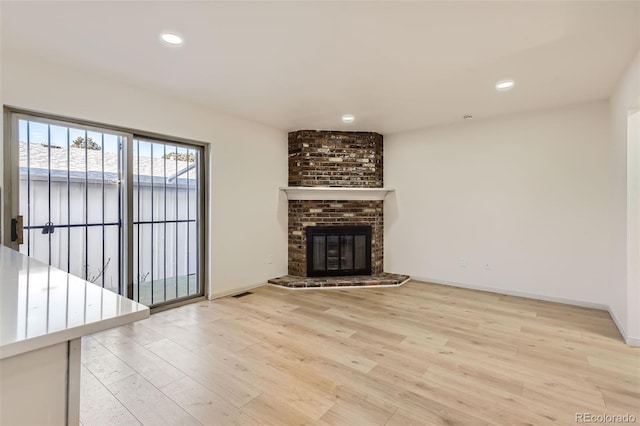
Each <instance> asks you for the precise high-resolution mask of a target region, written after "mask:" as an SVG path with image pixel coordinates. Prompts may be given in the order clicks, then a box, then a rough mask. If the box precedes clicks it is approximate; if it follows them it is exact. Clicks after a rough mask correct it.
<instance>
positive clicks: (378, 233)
mask: <svg viewBox="0 0 640 426" xmlns="http://www.w3.org/2000/svg"><path fill="white" fill-rule="evenodd" d="M285 190H287V194H288V198H289V201H288V203H289V206H288V220H289V225H288V233H289V237H288V241H289V256H288V274H289V275H288V276H287V277H281V278H279V279H275V280H270V281H269V282H271V283H274V284H280V285H287V286H290V287H291V286H293V285H288V284H287V283H288V282H291V281H292V280H295V279H296V278H304V277H308V276H309V275H310V274H309V272H310V271H308V265H309V262H310V261H312V259H308V258H307V251H308V246H307V231H308V229H309V228H310V227H322V228H326V229H332V228H335V227H370V228H371V231H370V235H371V241H370V256H371V258H370V267H371V277H368V278H367V279H366V281H367V283H368V285H370V284H371V282H373V281H376V280H375V279H373V278H375V277H378V278H381V279H380V280H377V281H376V282H380V283H381V284H397V283H395V282H394V283H390V282H387V281H386V280H387V279H388V278H391V277H390V276H391V275H393V274H384V273H383V267H384V212H383V198H384V195H385V194H386V190H384V188H383V137H382V135H380V134H378V133H373V132H342V131H316V130H299V131H295V132H291V133H289V187H288V188H285ZM331 238H336V241H338V240H337V238H338V237H331ZM339 238H340V240H339V241H340V243H342V242H343V239H342V238H343V237H339ZM326 241H329V240H326ZM347 243H348V241H347ZM342 247H345V246H344V245H343V246H342ZM346 247H349V246H348V245H347V246H346ZM344 251H345V250H344V248H343V249H342V251H341V254H340V256H341V257H340V260H339V261H338V262H342V264H349V261H350V259H349V256H344V255H343V252H344ZM327 253H329V252H327ZM351 261H352V260H351ZM334 264H335V262H334ZM327 265H329V266H328V268H329V269H331V266H330V262H328V263H327ZM331 272H332V271H328V273H327V274H326V275H327V276H330V275H336V273H331ZM314 275H318V274H317V271H316V273H315V274H314ZM320 275H322V274H320ZM399 277H401V278H402V277H404V278H405V279H406V278H408V277H406V276H399ZM342 281H343V282H344V283H348V284H346V285H361V284H363V283H362V281H363V278H362V277H361V278H360V280H358V279H355V280H354V279H344V280H342ZM296 282H302V283H306V284H305V286H315V285H309V283H311V282H312V281H311V280H297V281H296ZM315 282H320V283H321V284H324V285H326V286H330V285H343V284H344V283H343V284H339V283H338V284H336V281H335V280H333V281H331V280H326V281H323V280H320V281H317V280H316V281H315ZM294 287H297V286H294Z"/></svg>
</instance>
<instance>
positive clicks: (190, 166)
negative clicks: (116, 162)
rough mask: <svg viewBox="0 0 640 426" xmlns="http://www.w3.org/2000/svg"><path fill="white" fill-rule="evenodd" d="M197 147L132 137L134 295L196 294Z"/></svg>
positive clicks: (143, 298) (149, 299) (161, 299)
mask: <svg viewBox="0 0 640 426" xmlns="http://www.w3.org/2000/svg"><path fill="white" fill-rule="evenodd" d="M201 157H202V153H201V148H198V147H194V146H186V145H182V144H175V143H170V142H163V141H157V140H145V139H134V148H133V162H134V164H133V175H134V178H133V185H134V187H133V234H134V251H133V254H134V256H133V257H134V274H133V276H134V283H133V284H134V286H133V287H134V288H133V298H134V300H137V301H139V302H141V303H144V304H146V305H149V306H156V305H158V304H162V303H166V302H168V301H175V300H178V299H183V298H188V297H194V296H200V295H202V294H203V288H202V285H201V278H200V273H199V271H200V238H201V237H200V234H201V233H200V217H201V202H200V172H201V164H200V161H201Z"/></svg>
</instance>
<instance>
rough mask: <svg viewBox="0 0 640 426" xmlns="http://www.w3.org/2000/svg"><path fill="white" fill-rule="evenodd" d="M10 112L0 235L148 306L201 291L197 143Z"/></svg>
mask: <svg viewBox="0 0 640 426" xmlns="http://www.w3.org/2000/svg"><path fill="white" fill-rule="evenodd" d="M10 121H11V132H10V134H11V147H10V148H11V149H10V155H9V156H8V158H6V160H7V161H6V164H5V167H7V168H8V169H10V170H11V179H10V183H9V184H10V185H11V191H9V192H11V193H12V196H11V197H10V198H9V199H5V202H8V203H9V206H10V208H11V210H12V215H11V216H12V219H14V220H12V221H11V225H12V226H11V227H10V229H5V233H4V235H5V243H6V242H7V239H8V237H12V238H10V239H9V243H8V244H9V245H11V246H13V247H14V248H17V249H19V250H20V252H22V253H24V254H26V255H28V256H32V257H34V258H36V259H38V260H40V261H42V262H45V263H48V264H50V265H52V266H55V267H57V268H59V269H62V270H64V271H67V272H69V273H71V274H73V275H76V276H78V277H81V278H83V279H85V280H87V281H91V282H93V283H94V284H97V285H100V286H102V287H104V288H108V289H109V290H111V291H114V292H117V293H119V294H122V295H124V296H127V297H130V298H132V299H134V300H136V301H139V302H141V303H143V304H146V305H148V306H160V305H165V304H168V303H173V302H175V301H177V300H181V299H184V298H189V297H197V296H201V295H203V294H204V291H203V290H204V289H203V285H202V266H203V264H202V260H201V257H202V253H203V248H202V242H203V238H202V232H203V227H202V226H201V223H202V217H203V202H202V187H203V184H202V176H203V167H202V162H201V161H202V158H203V148H202V147H201V146H196V145H189V144H183V143H177V142H168V141H160V140H155V139H154V140H152V139H146V138H143V137H138V136H136V135H134V134H132V133H129V132H125V131H114V130H111V129H105V128H99V127H95V126H87V125H83V124H80V123H70V122H66V121H60V120H54V119H50V118H46V117H36V116H32V115H25V114H18V113H13V114H11V120H10ZM20 222H21V223H22V225H23V229H24V232H23V233H22V235H18V232H17V228H18V224H19V223H20ZM19 237H20V238H19ZM18 243H19V244H18Z"/></svg>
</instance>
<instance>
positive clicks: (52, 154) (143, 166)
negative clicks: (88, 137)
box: [19, 142, 198, 188]
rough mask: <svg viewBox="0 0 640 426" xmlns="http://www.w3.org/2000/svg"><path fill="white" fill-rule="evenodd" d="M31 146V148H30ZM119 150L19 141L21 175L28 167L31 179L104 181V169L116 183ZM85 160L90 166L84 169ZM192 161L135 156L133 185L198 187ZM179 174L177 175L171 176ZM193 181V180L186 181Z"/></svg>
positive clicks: (108, 179) (105, 175) (25, 173)
mask: <svg viewBox="0 0 640 426" xmlns="http://www.w3.org/2000/svg"><path fill="white" fill-rule="evenodd" d="M27 148H29V149H27ZM118 161H119V158H118V154H117V153H116V152H108V151H102V150H94V149H87V150H85V149H83V148H74V147H71V148H67V147H61V146H57V145H51V146H49V145H47V144H42V143H31V144H27V143H26V142H20V163H19V164H20V175H21V176H26V175H27V169H29V170H28V173H29V175H30V177H31V178H32V179H46V178H47V177H48V176H51V178H52V179H54V180H66V179H67V170H68V172H69V173H68V177H69V178H70V180H71V181H84V180H85V178H87V179H88V180H89V181H91V182H97V181H102V179H103V171H104V180H105V183H117V182H118V179H119V177H118V176H119V175H118ZM85 164H87V166H88V167H86V169H85ZM193 164H194V163H193V162H187V161H180V160H174V159H166V160H165V159H163V158H159V157H156V158H151V157H146V156H144V157H143V156H139V157H135V160H134V161H133V168H134V170H133V172H134V185H135V184H136V183H138V180H139V183H140V184H150V183H151V182H152V177H153V183H154V185H164V184H165V183H166V182H168V183H167V185H176V180H177V185H178V186H180V187H181V186H186V185H187V184H189V185H190V186H192V187H194V188H195V180H196V176H197V173H198V171H197V169H196V168H192V169H190V170H189V169H188V168H189V166H192V165H193ZM176 174H178V176H177V179H170V178H171V177H175V175H176ZM187 180H189V181H190V183H188V182H187Z"/></svg>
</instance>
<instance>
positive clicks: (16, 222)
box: [11, 216, 24, 244]
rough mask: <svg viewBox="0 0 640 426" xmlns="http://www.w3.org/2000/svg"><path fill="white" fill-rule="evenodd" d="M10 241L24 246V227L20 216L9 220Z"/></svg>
mask: <svg viewBox="0 0 640 426" xmlns="http://www.w3.org/2000/svg"><path fill="white" fill-rule="evenodd" d="M11 241H17V242H18V244H24V225H23V221H22V216H18V217H16V218H15V219H11Z"/></svg>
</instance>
